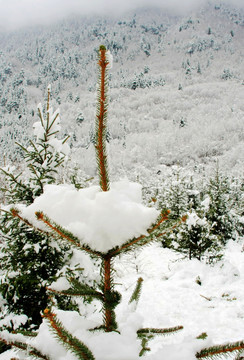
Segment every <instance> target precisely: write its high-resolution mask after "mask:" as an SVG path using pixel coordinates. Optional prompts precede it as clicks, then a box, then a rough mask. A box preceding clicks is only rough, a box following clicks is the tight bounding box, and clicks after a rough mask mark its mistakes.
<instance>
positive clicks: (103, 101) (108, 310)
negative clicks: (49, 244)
mask: <svg viewBox="0 0 244 360" xmlns="http://www.w3.org/2000/svg"><path fill="white" fill-rule="evenodd" d="M110 61H111V60H110V59H109V57H108V52H107V51H106V48H105V47H104V46H101V47H100V49H99V60H98V65H99V69H100V71H99V74H100V76H99V83H98V102H97V112H96V137H95V150H96V159H97V165H98V175H99V183H100V191H101V192H104V193H108V192H109V191H110V180H109V172H108V161H107V151H106V121H107V104H108V102H107V91H108V83H107V81H108V67H109V65H110ZM11 214H12V216H13V218H14V219H15V218H17V219H20V220H22V221H23V223H24V224H25V225H27V226H30V229H32V224H31V223H30V222H29V221H28V220H26V219H25V218H23V217H22V215H21V212H20V211H19V210H18V209H12V210H11ZM168 214H169V211H163V212H162V213H161V214H160V215H159V217H158V219H157V220H156V223H155V224H153V225H152V226H151V227H150V228H149V229H147V232H146V233H145V234H141V235H140V236H136V237H133V238H131V239H130V238H128V240H127V241H125V242H123V243H122V244H121V243H118V245H117V244H115V245H114V246H112V247H110V248H109V249H108V250H106V251H98V250H96V249H94V248H92V247H90V246H89V245H87V244H86V243H83V242H82V239H79V238H78V237H77V236H75V235H74V234H72V233H71V232H70V231H67V230H66V229H65V228H64V227H63V226H61V225H60V224H57V223H55V222H54V221H53V220H52V219H50V218H48V217H47V216H46V215H45V214H44V213H42V212H36V217H37V219H38V220H39V222H40V223H42V224H45V226H46V229H47V230H45V231H46V232H50V236H53V237H55V238H60V239H61V240H63V241H64V242H65V243H67V244H70V245H72V246H73V247H75V248H76V249H77V250H79V251H82V252H85V253H87V254H89V255H90V256H91V257H93V258H97V259H99V260H100V264H101V271H100V272H101V282H100V284H94V285H93V286H91V285H90V284H86V283H81V282H79V281H78V280H77V279H76V277H72V276H70V277H69V282H70V288H69V289H67V290H65V291H58V292H57V291H52V290H51V289H49V291H50V293H52V294H57V293H58V294H59V295H61V294H63V295H64V296H65V295H66V296H67V295H75V296H76V297H77V296H80V297H89V298H90V299H96V300H98V301H100V303H101V308H102V312H103V323H102V324H101V326H100V328H99V329H100V330H103V331H105V332H112V331H119V328H118V324H117V321H116V314H115V308H116V306H117V305H118V304H119V303H120V301H121V294H120V293H119V292H118V291H117V290H116V289H115V284H114V276H113V263H114V261H115V259H116V258H117V257H118V256H119V255H121V254H123V253H126V252H128V251H133V250H134V249H136V248H138V247H141V246H143V245H146V244H148V243H151V242H152V241H155V240H158V239H160V238H161V236H162V235H163V234H164V233H165V232H167V231H170V230H172V229H173V228H175V227H176V226H178V224H179V223H180V222H181V221H182V220H181V219H177V221H175V223H174V225H172V226H171V227H168V226H167V225H165V222H166V221H167V219H168ZM40 232H41V233H43V230H40ZM141 285H142V281H141V280H138V286H137V288H136V289H135V291H134V293H133V294H132V297H131V302H133V301H138V297H139V294H140V289H141ZM44 318H46V319H47V320H49V322H50V326H51V328H52V329H53V331H54V332H55V334H56V336H57V337H58V339H59V340H60V342H61V343H63V344H64V345H65V346H66V347H67V348H68V349H69V350H70V351H73V352H75V353H76V355H77V358H79V359H87V360H89V359H94V357H93V355H92V353H91V352H90V350H89V349H88V348H87V347H86V345H85V344H83V343H82V342H81V341H80V340H78V339H77V338H73V336H72V334H70V333H69V332H67V330H66V329H65V328H64V326H63V325H62V323H61V322H59V321H58V320H57V321H56V320H55V319H56V315H55V313H54V312H53V311H52V310H50V309H46V310H45V311H44ZM180 329H182V327H181V326H180V327H178V326H177V327H174V328H170V329H141V330H140V331H139V332H138V337H140V338H141V337H143V338H145V336H146V334H148V333H150V335H153V334H159V333H162V334H163V333H171V332H174V331H177V330H180ZM143 334H145V335H143ZM14 343H15V342H12V343H11V344H12V345H14ZM143 343H145V341H144V340H143Z"/></svg>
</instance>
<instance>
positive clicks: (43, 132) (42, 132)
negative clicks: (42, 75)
mask: <svg viewBox="0 0 244 360" xmlns="http://www.w3.org/2000/svg"><path fill="white" fill-rule="evenodd" d="M50 97H51V86H50V85H49V86H48V89H47V104H46V109H44V111H43V107H42V104H41V103H40V104H39V105H38V115H39V121H37V122H35V123H34V125H33V128H34V136H35V140H34V141H33V140H30V141H29V145H28V147H25V146H23V145H21V144H19V143H17V145H18V146H19V147H20V148H21V149H22V151H23V156H24V159H25V162H26V165H27V168H28V169H29V171H30V175H29V176H28V174H25V178H24V177H23V176H22V173H19V174H17V175H15V174H14V172H13V171H12V170H8V169H7V168H4V169H1V168H0V170H1V171H2V172H3V173H4V175H5V176H6V178H7V180H8V181H7V183H6V186H5V187H2V188H0V190H1V191H3V192H4V193H5V197H6V198H7V199H10V201H11V202H14V203H16V202H22V203H23V202H25V203H26V204H31V203H32V202H33V201H34V199H35V198H36V197H37V196H39V195H41V194H42V193H43V187H44V185H45V184H53V183H55V181H56V178H57V173H58V169H59V167H60V165H61V164H62V163H63V162H64V160H65V158H66V156H67V154H68V152H69V146H68V145H67V143H66V141H67V140H68V138H69V136H66V137H65V138H63V139H58V138H57V134H58V133H59V131H60V116H59V109H57V110H56V111H53V109H52V108H51V107H50ZM26 179H27V180H26Z"/></svg>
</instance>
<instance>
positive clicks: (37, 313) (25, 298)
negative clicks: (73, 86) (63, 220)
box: [0, 87, 70, 330]
mask: <svg viewBox="0 0 244 360" xmlns="http://www.w3.org/2000/svg"><path fill="white" fill-rule="evenodd" d="M38 112H39V117H40V121H39V122H36V123H35V124H34V129H35V140H33V141H30V144H29V147H27V148H25V147H23V146H22V145H20V144H18V145H19V147H20V148H21V149H22V150H23V155H24V159H25V162H26V164H27V174H24V175H23V174H22V173H19V174H18V175H15V174H14V172H13V171H12V170H7V169H6V167H5V168H4V169H1V171H2V173H3V174H4V175H5V184H4V187H2V188H1V190H2V192H3V193H4V195H5V198H6V199H7V201H8V203H9V204H15V203H18V202H22V203H24V204H26V205H29V204H31V203H32V202H33V201H34V199H35V198H36V197H38V196H39V195H40V194H42V193H43V188H44V186H45V184H52V183H54V182H55V181H56V178H57V175H58V169H59V167H60V165H61V164H62V163H63V162H64V160H65V156H66V155H65V152H62V150H65V151H66V152H67V149H68V148H67V146H66V145H64V144H65V142H66V140H67V139H63V140H58V139H57V134H58V132H59V127H60V126H59V113H58V111H56V112H54V113H53V111H52V109H51V108H50V87H48V97H47V107H46V109H45V114H44V113H43V110H42V107H41V104H39V105H38ZM0 236H1V242H0V248H1V273H2V274H1V283H0V292H1V295H2V297H3V299H4V300H5V306H4V308H3V309H2V315H3V317H4V315H5V314H6V313H7V314H8V313H13V314H16V315H21V314H24V315H26V316H27V318H26V319H25V321H26V322H25V321H24V322H25V323H24V324H23V326H24V328H26V329H28V328H33V326H34V325H35V326H38V325H39V324H40V323H41V321H42V318H41V311H42V310H43V308H45V307H46V306H47V304H48V294H47V291H46V286H47V284H48V283H49V282H50V281H52V280H54V279H55V277H56V275H57V272H58V270H59V269H61V268H62V266H63V264H64V263H65V261H66V260H67V258H68V256H69V255H70V251H69V247H68V246H67V245H66V246H57V245H56V244H55V243H54V242H53V239H52V237H50V234H47V233H44V232H43V233H40V232H39V231H37V230H36V229H31V228H30V226H28V224H27V223H23V222H22V221H20V219H19V218H18V217H13V216H12V215H11V214H10V213H9V212H8V211H3V210H2V211H1V218H0ZM3 323H4V322H3ZM20 326H21V324H20ZM6 327H7V328H9V329H11V330H14V329H15V330H16V325H14V324H13V323H12V324H8V323H7V322H6Z"/></svg>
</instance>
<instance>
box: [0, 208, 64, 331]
mask: <svg viewBox="0 0 244 360" xmlns="http://www.w3.org/2000/svg"><path fill="white" fill-rule="evenodd" d="M1 232H2V236H3V239H4V242H3V243H2V244H1V253H2V255H1V271H2V272H4V276H2V279H1V283H0V292H1V294H2V296H3V298H4V299H5V300H6V305H5V306H6V307H7V309H8V311H9V312H13V313H15V314H25V315H27V316H28V319H29V320H28V322H27V324H26V325H25V326H27V327H28V326H31V325H33V324H35V325H39V324H40V323H41V321H42V319H41V315H40V311H41V310H42V309H44V308H45V307H46V306H47V304H48V295H47V292H46V286H47V284H48V283H49V282H50V281H53V280H54V279H55V277H56V273H57V271H58V270H59V269H60V268H61V267H62V266H63V264H64V261H65V259H67V258H66V257H64V253H65V252H66V251H67V254H68V253H69V252H68V247H67V246H65V247H57V246H56V247H54V246H53V245H52V240H51V239H50V237H49V236H47V235H45V234H43V233H40V232H38V231H35V230H33V229H31V228H30V227H28V226H27V225H25V224H23V223H22V222H20V220H19V219H16V218H14V219H13V218H12V217H11V216H10V215H9V214H5V216H4V217H3V218H2V223H1Z"/></svg>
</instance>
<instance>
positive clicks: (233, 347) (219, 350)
mask: <svg viewBox="0 0 244 360" xmlns="http://www.w3.org/2000/svg"><path fill="white" fill-rule="evenodd" d="M243 349H244V341H237V342H235V343H230V344H226V345H216V346H212V347H209V348H205V349H202V350H201V351H200V352H198V353H196V358H197V359H207V360H214V359H221V358H226V357H228V355H229V353H236V354H238V353H240V352H242V351H243Z"/></svg>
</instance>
